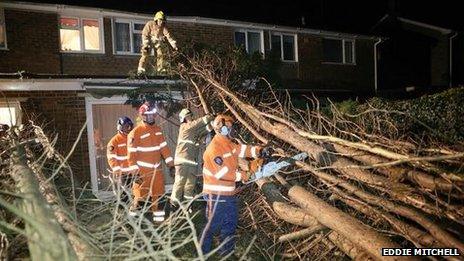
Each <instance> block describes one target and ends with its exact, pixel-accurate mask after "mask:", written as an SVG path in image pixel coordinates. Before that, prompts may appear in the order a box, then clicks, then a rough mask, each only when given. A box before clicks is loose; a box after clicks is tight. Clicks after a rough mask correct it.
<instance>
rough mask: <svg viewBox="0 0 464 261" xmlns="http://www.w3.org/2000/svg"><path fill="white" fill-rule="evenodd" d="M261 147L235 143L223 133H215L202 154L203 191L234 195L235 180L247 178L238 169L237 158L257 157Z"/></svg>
mask: <svg viewBox="0 0 464 261" xmlns="http://www.w3.org/2000/svg"><path fill="white" fill-rule="evenodd" d="M261 149H262V148H261V147H259V146H250V145H244V144H236V143H234V142H232V141H231V140H230V139H228V138H227V137H225V136H223V135H219V134H218V135H216V136H214V138H213V139H212V140H211V143H210V144H209V145H208V147H206V151H205V153H204V154H203V161H204V165H203V193H207V194H215V195H226V196H230V195H234V194H235V182H238V181H244V180H246V179H247V176H246V172H245V171H243V170H240V169H239V165H238V160H239V158H258V157H259V155H260V152H261Z"/></svg>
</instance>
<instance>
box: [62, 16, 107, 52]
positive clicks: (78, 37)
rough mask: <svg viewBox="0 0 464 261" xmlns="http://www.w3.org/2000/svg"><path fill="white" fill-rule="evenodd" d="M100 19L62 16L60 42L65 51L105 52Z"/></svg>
mask: <svg viewBox="0 0 464 261" xmlns="http://www.w3.org/2000/svg"><path fill="white" fill-rule="evenodd" d="M102 34H103V32H102V30H101V25H100V20H99V19H89V18H75V17H61V18H60V44H61V51H64V52H100V53H101V52H103V44H102V38H103V37H102Z"/></svg>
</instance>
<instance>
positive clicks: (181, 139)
mask: <svg viewBox="0 0 464 261" xmlns="http://www.w3.org/2000/svg"><path fill="white" fill-rule="evenodd" d="M179 120H180V123H181V124H180V128H179V136H178V138H177V147H176V154H175V157H174V165H175V166H176V176H175V179H174V186H173V189H172V194H171V204H173V205H174V204H178V203H179V202H181V201H182V200H183V199H186V200H191V199H193V197H194V189H195V181H196V172H197V166H198V165H199V163H198V153H199V148H200V144H199V143H200V140H201V138H203V137H204V136H205V135H206V134H208V133H209V132H210V131H212V130H213V127H212V126H211V121H212V120H213V116H212V115H206V116H203V117H201V118H198V119H195V120H194V119H193V118H192V112H191V111H190V110H189V109H182V110H181V111H180V113H179Z"/></svg>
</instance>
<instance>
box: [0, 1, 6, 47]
mask: <svg viewBox="0 0 464 261" xmlns="http://www.w3.org/2000/svg"><path fill="white" fill-rule="evenodd" d="M0 49H6V25H5V14H4V13H3V9H0Z"/></svg>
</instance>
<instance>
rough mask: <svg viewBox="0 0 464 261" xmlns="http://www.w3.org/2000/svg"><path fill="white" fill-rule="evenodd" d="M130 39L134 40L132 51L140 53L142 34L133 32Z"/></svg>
mask: <svg viewBox="0 0 464 261" xmlns="http://www.w3.org/2000/svg"><path fill="white" fill-rule="evenodd" d="M132 40H133V41H134V43H133V45H134V53H140V49H141V48H142V34H133V36H132Z"/></svg>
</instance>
